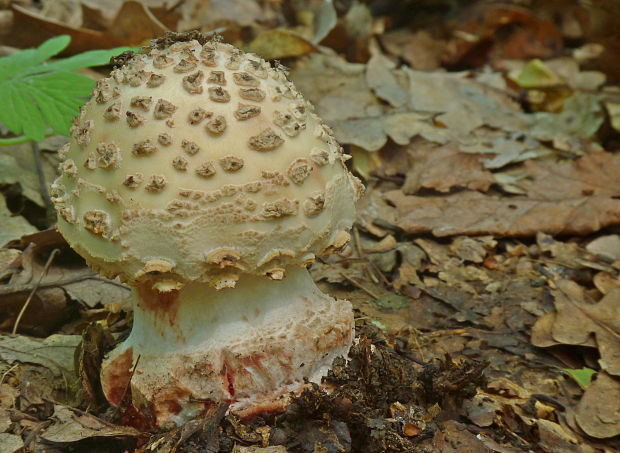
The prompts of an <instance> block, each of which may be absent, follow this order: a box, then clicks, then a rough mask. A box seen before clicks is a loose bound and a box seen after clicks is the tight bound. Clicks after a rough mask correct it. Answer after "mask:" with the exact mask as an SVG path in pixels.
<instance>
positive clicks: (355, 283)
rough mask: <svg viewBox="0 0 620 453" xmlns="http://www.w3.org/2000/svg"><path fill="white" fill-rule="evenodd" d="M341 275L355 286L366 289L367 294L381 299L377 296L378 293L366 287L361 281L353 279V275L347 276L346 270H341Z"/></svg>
mask: <svg viewBox="0 0 620 453" xmlns="http://www.w3.org/2000/svg"><path fill="white" fill-rule="evenodd" d="M340 275H341V276H342V277H343V278H344V279H346V280H348V281H349V282H350V283H351V284H352V285H353V286H356V287H358V288H359V289H361V290H362V291H364V292H365V293H366V294H368V295H370V297H372V298H373V299H377V300H379V299H380V298H379V296H377V295H376V294H374V293H373V292H372V291H371V290H369V289H368V288H364V286H363V285H362V284H361V283H358V282H356V281H355V280H353V279H352V278H351V277H349V276H347V275H346V274H345V273H344V272H341V273H340Z"/></svg>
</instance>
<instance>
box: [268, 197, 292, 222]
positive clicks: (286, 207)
mask: <svg viewBox="0 0 620 453" xmlns="http://www.w3.org/2000/svg"><path fill="white" fill-rule="evenodd" d="M298 207H299V201H298V200H289V199H288V198H282V199H280V200H276V201H274V202H265V203H263V210H262V212H261V215H262V216H263V217H265V218H268V219H269V218H273V219H277V218H280V217H286V216H291V215H296V214H297V209H298Z"/></svg>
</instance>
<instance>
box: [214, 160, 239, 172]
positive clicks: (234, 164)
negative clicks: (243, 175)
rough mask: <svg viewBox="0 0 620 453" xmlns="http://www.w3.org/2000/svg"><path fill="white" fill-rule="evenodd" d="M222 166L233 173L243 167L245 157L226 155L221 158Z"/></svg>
mask: <svg viewBox="0 0 620 453" xmlns="http://www.w3.org/2000/svg"><path fill="white" fill-rule="evenodd" d="M219 162H220V166H221V167H222V168H223V169H224V171H226V172H228V173H233V172H236V171H239V170H241V169H242V168H243V159H241V158H239V157H235V156H224V157H222V158H221V159H220V161H219Z"/></svg>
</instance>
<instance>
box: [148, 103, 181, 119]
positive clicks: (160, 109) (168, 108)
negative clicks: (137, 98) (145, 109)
mask: <svg viewBox="0 0 620 453" xmlns="http://www.w3.org/2000/svg"><path fill="white" fill-rule="evenodd" d="M176 109H177V106H176V105H174V104H173V103H172V102H169V101H166V100H165V99H159V100H158V101H157V104H156V105H155V110H154V111H153V116H154V117H155V119H157V120H163V119H165V118H169V117H170V116H172V114H173V113H174V112H175V111H176Z"/></svg>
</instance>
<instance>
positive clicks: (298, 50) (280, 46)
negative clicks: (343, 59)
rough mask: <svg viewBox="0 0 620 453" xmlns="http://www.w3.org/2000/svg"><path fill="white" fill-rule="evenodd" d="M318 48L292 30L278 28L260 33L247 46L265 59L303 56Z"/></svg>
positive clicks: (248, 49)
mask: <svg viewBox="0 0 620 453" xmlns="http://www.w3.org/2000/svg"><path fill="white" fill-rule="evenodd" d="M316 50H317V48H316V46H315V45H314V44H312V43H311V42H310V41H308V40H307V39H305V38H303V37H302V36H300V35H298V34H296V33H293V32H292V31H289V30H286V29H283V28H277V29H275V30H267V31H264V32H263V33H261V34H260V35H258V36H257V37H256V38H254V39H253V40H252V42H250V43H249V44H248V46H247V49H246V51H248V52H253V53H255V54H257V55H260V56H261V57H263V58H264V59H265V60H273V59H276V58H287V57H301V56H302V55H306V54H308V53H310V52H314V51H316Z"/></svg>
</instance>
